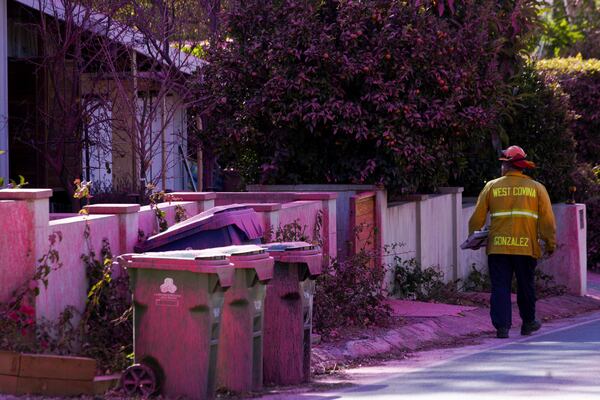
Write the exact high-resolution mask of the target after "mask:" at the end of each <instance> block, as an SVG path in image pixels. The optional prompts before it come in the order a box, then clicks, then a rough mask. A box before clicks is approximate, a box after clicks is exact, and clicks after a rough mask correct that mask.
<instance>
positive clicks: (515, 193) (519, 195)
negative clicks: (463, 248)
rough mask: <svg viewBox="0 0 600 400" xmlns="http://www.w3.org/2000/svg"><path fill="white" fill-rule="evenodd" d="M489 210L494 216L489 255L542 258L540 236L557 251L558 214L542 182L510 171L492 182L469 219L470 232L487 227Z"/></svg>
mask: <svg viewBox="0 0 600 400" xmlns="http://www.w3.org/2000/svg"><path fill="white" fill-rule="evenodd" d="M488 212H489V213H490V217H491V225H490V234H489V239H488V244H487V253H488V254H515V255H526V256H532V257H535V258H539V257H540V256H541V249H540V245H539V243H538V238H539V239H542V240H543V241H544V242H545V243H546V249H547V251H550V252H552V251H554V249H555V247H556V237H555V235H556V224H555V222H554V213H553V212H552V204H551V203H550V197H549V196H548V192H547V191H546V188H545V187H544V185H542V184H541V183H539V182H537V181H535V180H533V179H531V178H530V177H528V176H527V175H525V174H523V173H521V172H518V171H509V172H508V173H506V175H504V176H503V177H501V178H498V179H494V180H493V181H490V182H488V183H487V184H486V185H485V187H484V188H483V190H482V191H481V193H480V194H479V198H478V199H477V206H476V207H475V212H474V213H473V215H472V216H471V219H470V220H469V234H471V233H473V232H474V231H476V230H479V229H481V228H482V227H483V225H484V224H485V220H486V218H487V213H488Z"/></svg>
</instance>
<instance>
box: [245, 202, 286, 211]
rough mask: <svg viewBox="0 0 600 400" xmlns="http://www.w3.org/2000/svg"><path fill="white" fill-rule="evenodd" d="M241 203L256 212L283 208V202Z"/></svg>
mask: <svg viewBox="0 0 600 400" xmlns="http://www.w3.org/2000/svg"><path fill="white" fill-rule="evenodd" d="M241 205H243V206H247V207H250V208H252V209H254V211H256V212H269V211H277V210H281V203H242V204H241Z"/></svg>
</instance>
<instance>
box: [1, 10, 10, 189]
mask: <svg viewBox="0 0 600 400" xmlns="http://www.w3.org/2000/svg"><path fill="white" fill-rule="evenodd" d="M7 7H8V6H7V0H0V150H3V151H5V153H4V154H2V155H0V177H3V178H4V180H5V182H8V176H9V171H8V18H7V13H8V9H7Z"/></svg>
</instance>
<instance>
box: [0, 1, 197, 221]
mask: <svg viewBox="0 0 600 400" xmlns="http://www.w3.org/2000/svg"><path fill="white" fill-rule="evenodd" d="M65 4H69V0H66V1H59V0H0V150H4V151H5V153H4V154H2V155H0V176H1V177H5V178H6V177H11V178H13V179H14V178H15V177H17V176H18V175H23V176H24V177H25V180H26V181H28V182H29V186H30V187H49V188H52V189H53V190H54V193H55V194H54V196H53V199H52V202H51V207H52V209H53V211H63V210H65V211H66V210H68V209H69V208H70V207H71V205H70V201H71V200H70V197H71V194H72V188H71V187H70V186H71V185H70V183H71V182H72V180H73V179H74V178H81V179H84V180H91V181H92V182H94V190H95V191H96V193H98V192H103V191H104V192H111V191H121V192H136V193H139V192H140V188H143V187H144V186H145V184H146V183H153V184H155V185H156V186H157V187H158V188H160V189H168V190H187V189H191V188H192V186H193V182H194V181H196V179H197V178H196V177H195V176H194V175H193V174H192V170H194V169H195V167H194V165H191V164H193V163H194V161H195V159H196V156H195V155H196V153H197V152H196V150H195V148H192V147H191V146H189V139H190V137H191V136H190V135H188V131H189V130H190V128H195V125H196V124H195V123H190V121H194V120H193V119H192V118H190V116H189V109H190V104H191V103H192V102H193V101H194V100H193V99H190V94H189V92H188V91H187V87H186V85H185V84H181V81H182V79H184V78H185V77H186V76H187V77H189V76H191V75H192V74H193V73H194V72H195V71H197V70H198V69H199V68H200V67H201V66H202V61H200V60H199V59H197V58H195V57H193V56H191V55H189V54H186V53H184V52H181V51H179V50H178V49H176V48H174V47H172V46H170V47H169V49H168V51H166V52H162V51H161V50H163V49H161V48H160V47H159V45H156V43H154V42H152V41H153V40H154V39H149V38H147V37H145V36H144V35H142V34H141V33H140V32H139V30H134V29H132V28H131V27H128V26H126V25H124V24H123V23H120V22H118V21H115V20H114V19H112V18H109V17H108V16H106V15H104V14H102V13H98V12H95V11H93V10H89V9H86V8H84V7H82V6H79V5H76V3H74V2H72V1H71V3H70V6H71V8H65V7H68V6H65ZM42 15H44V16H46V17H47V18H46V20H48V21H50V22H48V24H50V25H52V26H51V27H50V28H48V29H49V31H50V30H51V29H53V27H58V28H57V31H61V32H63V34H64V35H66V33H64V32H66V31H67V29H66V27H70V28H71V29H69V31H71V32H72V31H76V30H79V35H80V37H81V41H82V43H81V44H80V46H81V49H79V50H80V54H79V53H78V54H79V57H80V58H77V59H73V58H72V57H74V56H72V55H71V53H74V52H73V51H72V50H69V51H70V53H69V55H68V56H65V57H64V60H62V64H60V63H59V64H57V63H54V64H53V63H51V62H47V60H46V58H47V57H46V58H45V55H46V54H48V52H47V51H46V50H45V49H48V48H51V47H52V46H56V48H57V49H58V50H57V52H58V51H60V50H61V48H60V43H53V42H52V40H51V39H49V37H48V35H46V34H45V33H44V32H42V31H41V30H40V28H39V26H41V25H40V22H39V21H40V20H41V18H40V17H41V16H42ZM78 40H79V38H78ZM65 54H67V53H65ZM99 54H102V55H103V56H102V57H100V56H98V55H99ZM111 57H112V58H111ZM52 61H53V62H54V60H52ZM188 149H189V151H188Z"/></svg>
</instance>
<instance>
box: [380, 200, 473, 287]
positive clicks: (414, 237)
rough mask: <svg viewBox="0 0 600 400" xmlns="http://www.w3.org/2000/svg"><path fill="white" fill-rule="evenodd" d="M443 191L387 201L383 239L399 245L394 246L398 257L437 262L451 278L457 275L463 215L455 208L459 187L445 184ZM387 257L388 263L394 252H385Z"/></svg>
mask: <svg viewBox="0 0 600 400" xmlns="http://www.w3.org/2000/svg"><path fill="white" fill-rule="evenodd" d="M442 191H443V192H444V193H438V194H434V195H415V196H409V197H408V198H407V200H406V201H402V202H398V203H392V204H389V205H388V204H386V205H385V209H384V210H382V214H383V215H384V218H383V221H384V224H383V243H384V245H387V246H393V245H395V244H396V245H398V244H399V245H401V246H400V247H398V248H397V249H396V250H395V252H396V253H399V257H400V258H402V259H403V260H407V259H411V258H415V259H416V260H417V261H418V262H420V263H421V265H422V266H423V267H430V266H437V267H439V269H440V270H441V271H442V272H443V273H444V277H445V279H446V280H452V279H457V278H458V277H459V269H458V268H457V266H458V265H459V253H458V250H459V248H458V247H459V245H460V242H459V240H460V232H458V229H457V227H458V226H459V223H458V221H459V220H460V218H462V213H460V210H459V209H458V205H459V204H460V202H461V198H462V189H461V188H444V189H443V190H442ZM386 261H387V263H388V264H389V263H391V262H392V261H393V256H388V257H387V258H386ZM391 272H392V271H389V273H391ZM389 278H390V279H391V275H389Z"/></svg>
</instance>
